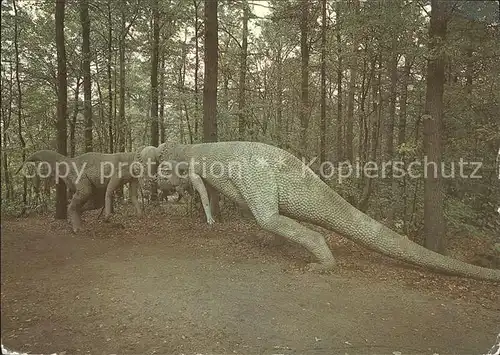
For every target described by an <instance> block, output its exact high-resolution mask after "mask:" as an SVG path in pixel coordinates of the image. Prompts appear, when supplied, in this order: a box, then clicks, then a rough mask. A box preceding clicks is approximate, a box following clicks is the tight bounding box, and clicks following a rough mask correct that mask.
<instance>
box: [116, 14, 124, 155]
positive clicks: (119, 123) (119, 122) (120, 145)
mask: <svg viewBox="0 0 500 355" xmlns="http://www.w3.org/2000/svg"><path fill="white" fill-rule="evenodd" d="M126 36H127V34H126V26H125V10H124V7H123V6H122V7H121V29H120V41H119V45H118V47H119V48H118V51H119V57H120V58H119V61H120V73H119V76H120V92H119V96H120V106H119V108H118V120H117V123H116V128H117V131H116V133H117V135H118V151H119V152H124V151H125V134H126V131H125V38H126Z"/></svg>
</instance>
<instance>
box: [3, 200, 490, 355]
mask: <svg viewBox="0 0 500 355" xmlns="http://www.w3.org/2000/svg"><path fill="white" fill-rule="evenodd" d="M97 215H98V213H94V212H93V213H87V214H85V215H84V216H85V226H86V229H87V230H86V231H85V232H83V233H81V234H79V235H73V234H72V233H70V228H69V224H68V223H67V222H64V221H55V220H54V219H53V218H52V216H35V217H29V218H24V219H3V220H2V225H1V232H2V253H1V257H2V258H1V263H2V270H1V271H2V273H1V282H2V290H1V296H2V297H1V302H2V303H1V309H2V315H1V327H2V329H1V335H2V344H3V345H4V346H5V347H7V348H8V349H10V350H15V351H23V352H28V353H38V354H39V353H43V354H52V353H58V354H61V353H64V352H65V353H66V354H68V355H69V354H83V353H92V354H193V355H194V354H204V355H206V354H440V355H442V354H485V353H487V352H488V351H489V350H490V348H491V347H492V346H493V345H494V344H495V341H496V338H497V335H498V334H499V333H500V298H499V296H498V294H497V293H496V292H497V291H498V290H499V286H500V285H499V284H498V283H497V284H495V283H492V282H482V281H475V280H468V279H464V278H459V277H449V276H443V275H437V274H434V273H431V272H428V271H425V270H423V269H420V268H415V267H411V266H408V265H406V264H404V263H400V262H396V261H393V260H391V259H388V258H386V257H383V256H380V255H378V254H376V253H373V252H370V251H368V250H366V249H364V248H361V247H358V246H356V245H354V244H353V243H351V242H350V241H347V240H345V239H343V238H340V237H338V236H335V235H334V234H332V233H328V234H325V235H326V236H327V237H328V241H329V244H330V246H331V248H332V251H333V252H334V254H335V255H336V257H337V259H338V263H339V268H338V270H337V271H336V272H334V273H332V274H328V275H321V274H315V273H310V272H305V271H303V270H302V267H303V266H304V265H305V263H306V262H308V261H311V260H312V259H311V256H310V255H308V253H307V252H306V251H305V250H303V249H302V248H300V247H298V246H296V245H292V244H285V245H284V246H273V245H272V244H270V243H269V240H270V236H269V235H268V234H266V233H265V232H263V231H261V230H260V229H259V228H257V227H256V226H255V224H254V223H253V222H252V221H247V220H241V219H239V220H237V221H234V220H233V221H231V220H230V219H228V218H226V219H225V220H224V221H222V222H221V223H218V224H216V225H214V226H212V227H209V226H208V225H207V224H206V223H205V222H204V219H203V218H201V217H194V218H190V217H188V216H186V215H185V212H184V208H183V207H182V205H172V204H169V205H166V206H163V207H161V208H158V209H156V210H153V209H151V208H149V209H148V210H147V215H146V217H144V218H143V219H142V220H139V219H138V218H136V217H135V216H134V215H133V214H132V211H131V210H120V211H117V214H116V215H115V216H114V222H113V223H104V222H103V221H102V219H98V218H97ZM139 223H140V224H139Z"/></svg>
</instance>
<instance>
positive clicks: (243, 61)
mask: <svg viewBox="0 0 500 355" xmlns="http://www.w3.org/2000/svg"><path fill="white" fill-rule="evenodd" d="M242 6H243V34H242V39H241V52H240V78H239V83H238V133H239V139H240V140H245V130H246V125H247V122H246V117H245V116H246V115H245V110H246V107H245V90H246V74H247V51H248V17H249V8H248V4H247V2H246V0H243V2H242Z"/></svg>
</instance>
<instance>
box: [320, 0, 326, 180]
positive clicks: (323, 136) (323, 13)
mask: <svg viewBox="0 0 500 355" xmlns="http://www.w3.org/2000/svg"><path fill="white" fill-rule="evenodd" d="M326 5H327V4H326V0H322V1H321V118H320V161H321V162H324V161H326V45H327V43H326ZM322 177H323V176H322Z"/></svg>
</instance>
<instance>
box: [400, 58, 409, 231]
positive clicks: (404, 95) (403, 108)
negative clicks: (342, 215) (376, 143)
mask: <svg viewBox="0 0 500 355" xmlns="http://www.w3.org/2000/svg"><path fill="white" fill-rule="evenodd" d="M411 61H412V59H410V58H409V57H408V56H405V66H404V70H403V76H402V78H401V97H400V109H399V122H398V146H399V147H401V146H402V145H403V144H404V143H406V114H407V113H406V112H407V101H408V82H409V79H410V69H411ZM400 157H401V160H402V161H403V162H405V165H406V157H405V154H404V152H403V153H401V154H400ZM406 182H407V176H406V175H405V176H403V186H402V191H401V195H402V201H401V202H402V216H403V230H404V233H406V234H407V233H408V221H407V206H408V191H407V189H406Z"/></svg>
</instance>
